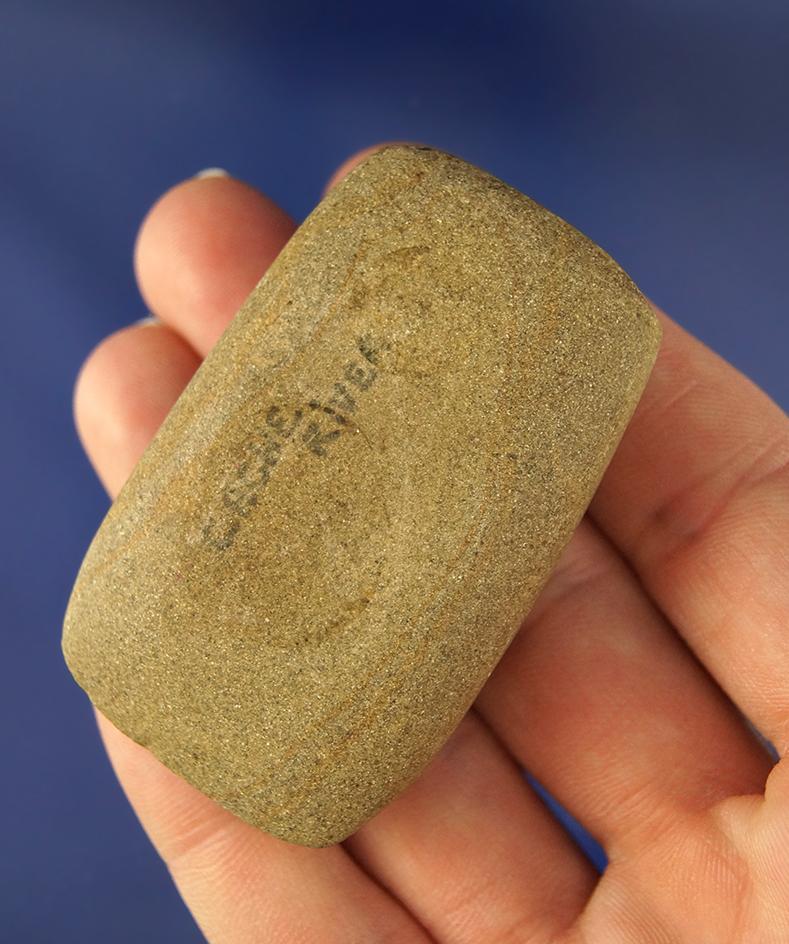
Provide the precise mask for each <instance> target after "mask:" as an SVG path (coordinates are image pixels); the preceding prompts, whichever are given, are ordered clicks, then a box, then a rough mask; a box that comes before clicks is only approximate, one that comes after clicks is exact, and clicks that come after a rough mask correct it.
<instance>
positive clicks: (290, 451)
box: [63, 145, 660, 846]
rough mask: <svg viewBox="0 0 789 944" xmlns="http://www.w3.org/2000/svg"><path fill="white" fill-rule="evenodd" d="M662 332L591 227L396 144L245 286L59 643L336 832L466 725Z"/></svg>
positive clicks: (131, 713)
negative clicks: (578, 226) (584, 230)
mask: <svg viewBox="0 0 789 944" xmlns="http://www.w3.org/2000/svg"><path fill="white" fill-rule="evenodd" d="M659 337H660V329H659V327H658V323H657V321H656V319H655V317H654V315H653V313H652V311H651V309H650V308H649V306H648V304H647V302H646V301H645V300H644V298H643V297H642V296H641V295H640V294H639V292H638V290H637V289H636V288H635V286H634V285H633V283H632V282H631V281H630V279H629V278H628V277H627V276H626V275H625V273H624V272H623V271H622V270H621V269H620V268H619V267H618V266H617V265H616V264H615V263H614V262H613V261H612V260H611V259H610V258H609V257H608V256H607V255H606V254H605V253H604V252H603V251H602V250H601V249H599V248H598V247H597V246H596V245H594V244H593V243H592V242H590V241H589V240H588V239H587V238H586V237H584V236H583V235H581V234H580V233H579V232H577V231H576V230H575V229H573V228H572V227H571V226H569V225H568V224H567V223H565V222H564V221H562V220H560V219H558V218H557V217H556V216H554V215H552V214H551V213H549V212H548V211H547V210H545V209H543V208H542V207H541V206H539V205H538V204H536V203H534V202H533V201H532V200H530V199H529V198H528V197H526V196H524V195H523V194H521V193H519V192H518V191H516V190H514V189H513V188H511V187H509V186H507V185H506V184H504V183H502V182H501V181H500V180H498V179H496V178H495V177H493V176H491V175H490V174H488V173H485V172H484V171H482V170H480V169H478V168H476V167H473V166H471V165H469V164H467V163H465V162H464V161H462V160H460V159H458V158H457V157H453V156H451V155H449V154H446V153H443V152H441V151H437V150H434V149H431V148H423V147H412V146H402V145H396V146H390V147H386V148H384V149H382V150H379V151H377V152H375V153H373V154H372V155H371V156H369V157H367V158H366V159H365V160H364V161H363V162H362V163H361V164H360V165H358V166H357V167H356V168H355V169H354V170H353V171H352V172H351V173H350V175H349V176H348V177H346V178H345V179H344V180H343V181H342V182H341V183H340V184H339V185H338V186H337V187H335V188H334V189H333V190H332V191H331V192H330V193H329V194H328V196H327V197H325V199H324V200H323V201H322V202H321V203H320V204H319V205H318V206H317V208H316V209H315V210H314V211H313V212H312V213H311V214H310V216H309V217H308V218H307V220H306V221H305V222H304V223H303V225H302V226H301V227H300V228H299V229H298V231H297V232H296V233H295V235H294V236H293V237H292V239H291V240H290V242H289V243H288V244H287V246H286V247H285V248H284V249H283V251H282V253H281V254H280V256H279V257H278V258H277V260H276V261H275V262H274V264H273V265H272V266H271V269H270V270H269V272H268V273H267V274H266V275H265V277H264V278H263V279H262V281H261V282H260V283H259V285H258V286H257V287H256V288H255V290H254V291H253V292H252V294H251V295H250V296H249V298H248V299H247V301H246V302H245V303H244V305H243V307H242V308H241V310H240V311H239V313H238V315H237V316H236V318H235V320H234V321H233V323H232V324H231V325H230V327H229V328H228V329H227V331H226V332H225V334H224V335H223V337H222V338H221V340H220V341H219V343H218V344H217V346H216V348H215V349H214V350H213V351H212V352H211V354H210V355H209V356H208V358H207V359H206V360H205V362H204V364H203V365H202V366H201V368H200V369H199V370H198V372H197V374H196V375H195V377H194V379H193V380H192V382H191V383H190V384H189V386H188V388H187V389H186V391H185V392H184V393H183V395H182V396H181V397H180V399H179V400H178V402H177V404H176V405H175V407H174V408H173V410H172V411H171V413H170V415H169V416H168V417H167V419H166V421H165V423H164V425H163V426H162V428H161V429H160V431H159V432H158V434H157V435H156V437H155V439H154V440H153V442H152V443H151V445H150V447H149V448H148V450H147V451H146V453H145V454H144V456H143V457H142V459H141V460H140V462H139V464H138V465H137V467H136V469H135V470H134V472H133V474H132V476H131V478H130V479H129V481H128V482H127V484H126V486H125V487H124V489H123V490H122V492H121V494H120V495H119V497H118V498H117V500H116V501H115V503H114V504H113V506H112V507H111V509H110V510H109V513H108V514H107V517H106V519H105V521H104V523H103V524H102V526H101V528H100V530H99V532H98V534H97V535H96V537H95V539H94V541H93V543H92V544H91V547H90V549H89V551H88V553H87V556H86V558H85V561H84V563H83V565H82V569H81V570H80V573H79V576H78V579H77V582H76V585H75V587H74V591H73V594H72V597H71V600H70V603H69V608H68V612H67V614H66V621H65V629H64V636H63V648H64V652H65V655H66V659H67V661H68V665H69V667H70V669H71V671H72V672H73V674H74V676H75V678H76V679H77V681H78V682H79V684H80V685H81V686H82V687H83V688H84V689H85V690H86V691H87V692H88V694H89V695H90V697H91V699H92V700H93V702H94V703H95V704H96V705H97V706H98V708H99V709H100V710H101V711H102V712H103V713H104V714H105V715H106V716H107V717H108V718H109V719H110V720H111V721H112V722H113V723H114V724H115V725H116V726H117V727H118V728H120V729H121V730H122V731H124V732H126V734H128V735H129V736H130V737H132V738H133V739H134V740H135V741H138V742H139V743H140V744H143V745H145V746H146V747H148V748H149V749H150V750H151V751H152V752H153V753H154V754H155V755H156V756H157V757H158V758H160V759H161V760H162V761H163V762H164V763H165V764H166V765H167V766H168V767H170V768H172V769H173V770H174V771H176V772H177V773H178V774H180V775H181V776H182V777H184V778H185V779H186V780H188V781H189V782H191V783H192V784H194V785H195V786H196V787H198V788H199V789H200V790H202V791H204V792H205V793H206V794H208V795H209V796H211V797H213V798H214V799H215V800H216V801H217V802H219V803H221V804H222V805H223V806H225V807H226V808H227V809H229V810H232V811H233V812H234V813H236V814H237V815H238V816H240V817H242V818H243V819H245V820H247V821H248V822H250V823H252V824H254V825H255V826H258V827H260V828H261V829H264V830H267V831H268V832H271V833H273V834H274V835H276V836H279V837H281V838H283V839H286V840H289V841H291V842H297V843H303V844H306V845H314V846H321V845H327V844H329V843H333V842H337V841H339V840H342V839H344V838H345V837H346V836H348V835H349V834H350V833H352V832H353V831H354V830H355V829H357V827H358V826H359V825H360V824H361V823H362V822H364V821H365V820H366V819H368V818H369V817H371V816H372V815H373V814H374V813H375V812H376V811H377V810H379V809H380V808H381V807H382V806H383V805H384V804H386V803H387V802H388V801H389V800H390V799H392V798H393V797H394V796H395V795H396V794H398V793H399V792H400V791H401V790H403V788H404V787H406V786H407V785H408V784H409V783H410V782H411V781H412V780H413V779H414V778H415V777H416V776H417V775H418V774H419V772H420V770H421V769H422V768H423V767H424V766H425V765H426V764H427V762H428V761H429V760H430V758H431V757H432V756H433V755H434V753H435V752H436V751H437V750H438V748H439V747H440V746H441V744H442V743H443V742H444V741H445V740H446V738H447V737H448V735H449V734H450V733H451V731H452V730H453V729H454V727H455V726H456V725H457V724H458V722H459V721H460V719H461V717H462V715H463V714H464V712H465V711H466V710H467V709H468V707H469V705H470V704H471V702H472V701H473V700H474V698H475V696H476V694H477V692H478V691H479V689H480V687H481V686H482V685H483V683H484V682H485V680H486V679H487V677H488V676H489V675H490V673H491V671H492V670H493V667H494V666H495V664H496V662H497V661H498V659H499V658H500V657H501V655H502V653H503V652H504V650H505V648H506V646H507V644H508V643H509V642H510V640H511V639H512V637H513V635H514V633H515V632H516V630H517V629H518V627H519V625H520V624H521V622H522V621H523V618H524V616H525V615H526V613H527V612H528V610H529V607H530V606H531V604H532V602H533V600H534V598H535V596H536V595H537V593H538V591H539V589H540V587H541V586H542V585H543V584H544V582H545V580H546V579H547V577H548V575H549V573H550V571H551V568H552V566H553V565H554V563H555V561H556V559H557V557H558V555H559V553H560V551H561V550H562V548H563V546H564V545H565V544H566V542H567V540H568V538H569V537H570V534H571V532H572V531H573V529H574V527H575V526H576V524H577V523H578V521H579V519H580V517H581V515H582V514H583V512H584V510H585V508H586V506H587V504H588V502H589V500H590V498H591V496H592V493H593V491H594V489H595V487H596V485H597V483H598V481H599V479H600V477H601V475H602V473H603V470H604V469H605V467H606V464H607V463H608V461H609V459H610V457H611V454H612V452H613V450H614V448H615V446H616V444H617V442H618V440H619V438H620V436H621V434H622V432H623V430H624V428H625V425H626V423H627V421H628V419H629V417H630V415H631V413H632V411H633V409H634V407H635V404H636V402H637V400H638V398H639V395H640V394H641V391H642V388H643V386H644V384H645V382H646V379H647V376H648V374H649V371H650V368H651V366H652V363H653V360H654V358H655V354H656V351H657V348H658V343H659Z"/></svg>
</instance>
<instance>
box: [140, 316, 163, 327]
mask: <svg viewBox="0 0 789 944" xmlns="http://www.w3.org/2000/svg"><path fill="white" fill-rule="evenodd" d="M134 324H135V325H140V326H142V325H157V324H160V321H159V319H158V318H157V317H156V316H155V315H146V316H145V317H144V318H140V319H139V320H138V321H135V322H134Z"/></svg>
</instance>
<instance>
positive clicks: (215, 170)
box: [195, 167, 230, 180]
mask: <svg viewBox="0 0 789 944" xmlns="http://www.w3.org/2000/svg"><path fill="white" fill-rule="evenodd" d="M229 176H230V174H228V172H227V171H226V170H224V168H222V167H206V169H205V170H200V171H198V172H197V173H196V174H195V178H196V179H197V180H202V179H203V178H204V177H229Z"/></svg>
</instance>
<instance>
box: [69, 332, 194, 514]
mask: <svg viewBox="0 0 789 944" xmlns="http://www.w3.org/2000/svg"><path fill="white" fill-rule="evenodd" d="M198 365H199V358H198V357H197V355H196V354H195V353H194V351H193V350H192V349H191V348H190V347H189V345H188V344H186V342H185V341H184V340H183V339H182V338H181V337H180V336H179V335H178V334H177V333H176V332H174V331H172V330H171V329H170V328H168V327H166V326H165V325H157V324H155V323H146V324H136V325H131V326H129V327H127V328H122V329H120V330H119V331H116V332H115V333H114V334H111V335H109V336H108V337H106V338H104V340H102V341H101V342H99V344H97V345H96V347H94V348H93V350H92V351H91V352H90V354H89V355H88V357H87V358H86V359H85V362H84V363H83V365H82V367H81V368H80V370H79V373H78V375H77V378H76V381H75V384H74V393H73V412H74V423H75V426H76V428H77V433H78V435H79V438H80V441H81V442H82V445H83V447H84V449H85V452H86V453H87V455H88V458H89V459H90V461H91V464H92V465H93V467H94V469H95V470H96V474H97V475H98V477H99V479H100V480H101V482H102V484H103V485H104V486H105V488H106V489H107V491H108V492H109V494H110V495H111V496H114V495H116V494H117V493H118V491H119V490H120V488H121V486H122V485H123V483H124V482H125V480H126V478H127V477H128V475H129V473H130V472H131V470H132V468H133V467H134V464H135V463H136V462H137V460H138V459H139V457H140V456H141V455H142V453H143V451H144V450H145V447H146V446H147V445H148V442H149V441H150V439H151V437H152V436H153V434H154V433H155V432H156V430H157V429H158V427H159V425H160V424H161V422H162V421H163V420H164V418H165V416H166V415H167V413H168V412H169V410H170V408H171V407H172V405H173V403H174V402H175V401H176V399H177V398H178V396H179V395H180V393H181V391H182V390H183V388H184V387H185V386H186V384H187V383H188V382H189V380H190V378H191V376H192V374H193V373H194V372H195V370H196V369H197V367H198Z"/></svg>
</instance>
